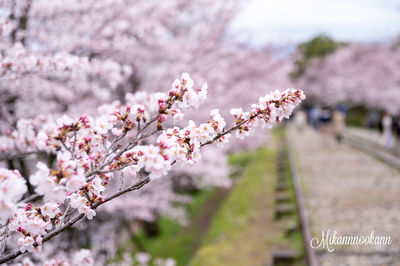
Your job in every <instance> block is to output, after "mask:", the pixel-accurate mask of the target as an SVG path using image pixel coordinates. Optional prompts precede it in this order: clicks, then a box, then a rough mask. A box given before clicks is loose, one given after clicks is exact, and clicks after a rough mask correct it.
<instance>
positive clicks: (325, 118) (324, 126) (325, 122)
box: [319, 107, 332, 134]
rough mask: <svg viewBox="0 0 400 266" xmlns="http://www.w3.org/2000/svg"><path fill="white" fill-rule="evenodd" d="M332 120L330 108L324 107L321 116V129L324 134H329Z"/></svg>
mask: <svg viewBox="0 0 400 266" xmlns="http://www.w3.org/2000/svg"><path fill="white" fill-rule="evenodd" d="M331 119H332V115H331V111H330V110H329V108H328V107H324V108H323V109H322V111H321V113H320V115H319V129H320V131H321V133H322V134H328V133H329V126H330V122H331Z"/></svg>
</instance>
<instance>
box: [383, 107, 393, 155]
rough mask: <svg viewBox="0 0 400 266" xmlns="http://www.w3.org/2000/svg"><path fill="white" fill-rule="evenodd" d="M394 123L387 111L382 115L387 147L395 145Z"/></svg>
mask: <svg viewBox="0 0 400 266" xmlns="http://www.w3.org/2000/svg"><path fill="white" fill-rule="evenodd" d="M392 123H393V120H392V117H391V116H390V114H389V113H387V112H385V113H384V114H383V116H382V129H383V139H384V141H385V146H386V148H391V147H392V146H393V132H392Z"/></svg>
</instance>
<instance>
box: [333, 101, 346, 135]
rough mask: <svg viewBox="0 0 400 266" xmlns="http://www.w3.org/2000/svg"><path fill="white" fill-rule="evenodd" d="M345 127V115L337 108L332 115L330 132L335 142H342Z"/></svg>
mask: <svg viewBox="0 0 400 266" xmlns="http://www.w3.org/2000/svg"><path fill="white" fill-rule="evenodd" d="M345 126H346V115H345V113H344V112H342V111H341V110H340V109H339V108H338V109H336V110H335V112H333V115H332V132H333V134H334V136H335V139H336V140H337V142H339V143H340V142H342V140H343V133H344V129H345Z"/></svg>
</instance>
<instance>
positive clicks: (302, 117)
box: [294, 110, 307, 132]
mask: <svg viewBox="0 0 400 266" xmlns="http://www.w3.org/2000/svg"><path fill="white" fill-rule="evenodd" d="M294 124H295V125H296V128H297V131H298V132H303V130H304V128H305V127H306V125H307V115H306V113H305V112H304V111H303V110H299V111H297V112H296V114H295V116H294Z"/></svg>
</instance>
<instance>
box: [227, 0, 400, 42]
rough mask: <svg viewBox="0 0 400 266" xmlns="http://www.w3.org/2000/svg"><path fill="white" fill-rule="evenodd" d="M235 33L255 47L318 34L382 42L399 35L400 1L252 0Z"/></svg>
mask: <svg viewBox="0 0 400 266" xmlns="http://www.w3.org/2000/svg"><path fill="white" fill-rule="evenodd" d="M232 30H234V31H235V32H237V31H239V32H240V36H241V38H244V39H246V40H250V41H251V42H253V43H255V44H261V43H265V42H272V43H275V44H289V43H292V44H293V43H297V42H299V41H304V40H308V39H310V38H312V36H315V35H316V34H319V33H325V34H328V35H330V36H332V37H333V38H335V39H337V40H343V41H361V42H379V41H383V40H388V39H391V38H393V37H394V36H396V34H397V35H400V0H249V1H248V3H246V4H245V5H244V7H243V8H242V10H241V12H240V13H239V14H238V17H237V19H236V20H235V21H234V23H233V25H232Z"/></svg>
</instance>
